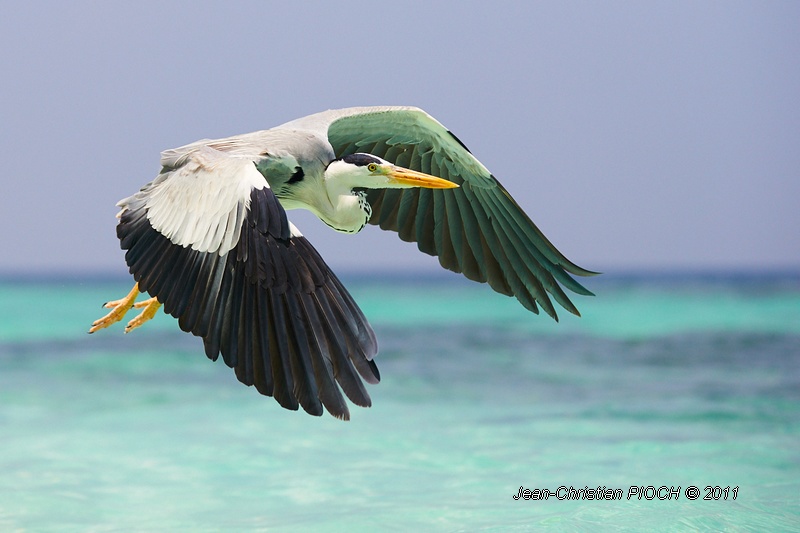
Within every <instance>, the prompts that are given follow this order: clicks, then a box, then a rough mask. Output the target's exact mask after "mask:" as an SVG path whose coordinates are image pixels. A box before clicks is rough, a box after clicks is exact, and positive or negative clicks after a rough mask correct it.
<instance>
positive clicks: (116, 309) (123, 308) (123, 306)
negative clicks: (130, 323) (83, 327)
mask: <svg viewBox="0 0 800 533" xmlns="http://www.w3.org/2000/svg"><path fill="white" fill-rule="evenodd" d="M137 296H139V284H138V283H137V284H135V285H134V286H133V289H131V292H129V293H128V295H127V296H126V297H124V298H121V299H119V300H114V301H112V302H107V303H106V304H105V305H103V307H105V308H106V309H111V312H110V313H108V314H107V315H106V316H104V317H103V318H98V319H97V320H95V321H94V322H92V327H91V328H89V333H94V332H95V331H97V330H100V329H103V328H107V327H108V326H110V325H111V324H114V323H116V322H119V321H120V320H122V317H124V316H125V313H127V312H128V310H129V309H130V308H131V307H133V301H134V300H136V297H137Z"/></svg>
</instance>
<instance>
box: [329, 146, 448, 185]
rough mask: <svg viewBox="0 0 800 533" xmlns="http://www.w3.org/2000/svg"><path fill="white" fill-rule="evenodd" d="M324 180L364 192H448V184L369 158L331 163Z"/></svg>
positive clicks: (346, 158) (353, 157)
mask: <svg viewBox="0 0 800 533" xmlns="http://www.w3.org/2000/svg"><path fill="white" fill-rule="evenodd" d="M325 180H326V181H328V180H330V181H332V182H336V183H337V185H340V186H343V187H346V188H348V189H350V190H352V189H355V188H359V187H360V188H365V189H408V188H411V187H424V188H427V189H452V188H455V187H458V185H457V184H455V183H453V182H452V181H448V180H445V179H442V178H437V177H435V176H431V175H429V174H425V173H423V172H417V171H416V170H411V169H408V168H403V167H399V166H397V165H393V164H392V163H390V162H388V161H386V160H385V159H381V158H380V157H377V156H374V155H371V154H362V153H356V154H350V155H346V156H344V157H342V158H340V159H335V160H334V161H332V162H331V163H330V164H329V165H328V168H327V169H326V170H325Z"/></svg>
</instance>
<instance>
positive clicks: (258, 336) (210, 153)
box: [89, 106, 597, 420]
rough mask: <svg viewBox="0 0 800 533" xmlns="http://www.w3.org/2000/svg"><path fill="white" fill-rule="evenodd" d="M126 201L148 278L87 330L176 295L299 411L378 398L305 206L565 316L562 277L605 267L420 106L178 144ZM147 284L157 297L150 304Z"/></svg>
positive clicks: (239, 364) (241, 365) (194, 319)
mask: <svg viewBox="0 0 800 533" xmlns="http://www.w3.org/2000/svg"><path fill="white" fill-rule="evenodd" d="M117 206H118V207H119V208H120V211H119V212H118V214H117V218H118V219H119V221H118V223H117V226H116V230H117V237H118V238H119V240H120V246H121V248H122V249H123V250H124V251H125V261H126V264H127V266H128V269H129V272H130V274H131V275H132V276H133V278H134V281H135V284H134V286H133V288H132V289H131V291H130V292H129V293H128V294H127V295H126V296H124V297H123V298H121V299H118V300H113V301H110V302H107V303H106V304H104V307H106V308H109V309H111V311H110V312H109V313H108V314H107V315H105V316H104V317H102V318H100V319H98V320H96V321H95V322H94V323H93V324H92V327H91V328H90V330H89V333H94V332H96V331H98V330H100V329H103V328H106V327H108V326H110V325H112V324H114V323H115V322H118V321H120V320H122V318H123V317H124V316H125V314H126V313H127V312H128V311H129V310H130V309H131V308H137V309H141V312H140V314H139V315H138V316H136V317H135V318H134V319H132V320H131V321H130V322H129V323H128V325H127V327H126V328H125V332H126V333H127V332H129V331H131V330H133V329H135V328H138V327H140V326H141V325H142V324H144V323H145V322H146V321H147V320H149V319H151V318H152V317H153V316H155V315H156V313H157V312H158V311H159V309H160V308H161V307H162V306H163V310H164V312H166V313H167V314H169V315H171V316H173V317H174V318H176V319H177V322H178V325H179V327H180V329H181V330H183V331H185V332H188V333H192V334H193V335H195V336H198V337H200V338H202V341H203V346H204V351H205V354H206V356H207V357H208V358H209V359H211V360H212V361H216V360H217V359H218V358H219V356H220V355H221V356H222V359H223V361H224V362H225V364H226V365H227V366H229V367H231V368H232V369H233V370H234V373H235V375H236V377H237V378H238V380H239V381H240V382H242V383H244V384H245V385H248V386H254V387H255V389H256V390H257V391H258V392H259V393H261V394H263V395H266V396H272V397H273V398H274V399H275V400H276V401H277V402H278V403H279V404H280V405H281V406H282V407H284V408H286V409H290V410H295V411H296V410H298V409H299V408H302V409H303V410H304V411H306V412H307V413H309V414H311V415H315V416H320V415H322V414H323V413H324V411H328V412H329V413H330V414H331V415H333V416H334V417H336V418H339V419H343V420H348V419H349V418H350V411H349V408H348V404H347V401H346V400H345V396H346V397H347V398H348V399H349V400H350V402H352V403H353V404H355V405H357V406H361V407H370V406H371V405H372V400H371V398H370V396H369V393H368V391H367V389H366V386H365V382H366V383H368V384H376V383H378V382H379V381H380V372H379V371H378V367H377V365H376V364H375V360H374V358H375V356H376V354H377V352H378V344H377V340H376V337H375V333H374V331H373V329H372V327H371V326H370V324H369V322H368V321H367V318H366V317H365V316H364V314H363V312H362V311H361V309H360V308H359V307H358V305H357V303H356V302H355V300H354V299H353V297H352V296H351V295H350V293H349V292H348V291H347V289H346V288H345V287H344V285H343V284H342V283H341V281H340V280H339V278H338V277H337V276H336V275H335V274H334V272H333V271H332V270H331V269H330V268H329V267H328V265H327V264H326V263H325V261H324V260H323V258H322V257H321V256H320V254H319V253H318V252H317V251H316V249H315V248H314V247H313V246H312V245H311V243H310V242H309V241H308V239H306V237H304V236H303V234H302V233H301V232H300V230H299V229H298V228H297V227H296V226H294V224H292V223H291V222H290V221H289V220H288V218H287V214H286V211H287V210H291V209H307V210H309V211H311V212H312V213H314V214H315V215H316V216H317V217H318V218H319V219H320V220H322V222H324V223H325V224H327V225H328V226H330V227H331V228H332V229H334V230H336V231H338V232H343V233H358V232H359V231H361V230H362V229H363V228H364V227H365V226H366V225H367V224H371V225H376V226H378V227H380V228H381V229H383V230H387V231H392V232H395V233H397V234H398V235H399V237H400V239H402V240H404V241H407V242H416V244H417V247H418V249H419V250H420V251H421V252H423V253H426V254H429V255H432V256H436V257H438V259H439V263H440V265H441V266H442V267H444V268H445V269H447V270H450V271H453V272H456V273H460V274H462V275H463V276H465V277H466V278H468V279H470V280H473V281H476V282H482V283H487V284H488V285H489V286H490V287H491V288H492V289H493V290H494V291H496V292H498V293H501V294H504V295H507V296H513V297H515V298H516V299H517V300H518V301H519V302H520V303H521V304H522V306H523V307H524V308H526V309H528V310H529V311H531V312H533V313H536V314H538V313H539V308H541V309H542V310H544V311H545V313H547V314H548V315H550V316H551V317H552V318H553V319H555V320H556V321H557V320H558V315H557V313H556V308H555V306H554V304H553V300H554V301H555V302H557V303H558V304H559V305H560V306H561V307H563V308H564V309H566V310H567V311H569V312H571V313H573V314H575V315H577V316H580V313H579V312H578V309H577V308H576V307H575V305H573V303H572V302H571V301H570V299H569V297H568V296H567V294H566V293H565V291H564V288H566V289H568V290H569V291H571V292H574V293H576V294H579V295H587V296H591V295H592V292H591V291H589V290H587V289H586V288H585V287H583V286H582V285H581V284H580V283H579V282H577V281H576V280H575V278H574V277H573V276H592V275H595V274H597V272H593V271H590V270H586V269H584V268H581V267H579V266H577V265H576V264H574V263H572V262H571V261H570V260H568V259H567V258H566V257H565V256H564V255H563V254H562V253H561V252H559V251H558V250H557V249H556V247H555V246H554V245H553V244H551V242H550V241H549V240H548V239H547V238H546V237H545V236H544V234H543V233H542V232H541V231H540V230H539V229H538V228H537V227H536V225H535V224H534V223H533V221H532V220H531V219H530V217H529V216H528V215H527V214H526V213H525V212H524V211H523V210H522V208H521V207H520V206H519V204H518V203H517V202H516V201H515V200H514V199H513V198H512V196H511V195H510V194H509V193H508V191H507V190H506V189H505V188H504V187H503V186H502V185H501V184H500V182H499V181H498V180H497V178H496V177H495V176H494V175H492V173H491V172H489V170H488V169H487V168H486V167H485V166H484V165H483V164H482V163H481V162H480V161H478V159H477V158H476V157H475V156H474V155H473V154H472V152H470V150H469V149H467V147H466V146H465V145H464V143H462V142H461V141H460V140H459V138H458V137H456V136H455V134H453V133H452V132H451V131H450V130H448V129H447V128H446V127H445V126H443V125H442V124H441V123H440V122H439V121H437V120H436V119H435V118H433V117H432V116H431V115H429V114H428V113H426V112H425V111H423V110H421V109H419V108H416V107H403V106H381V107H353V108H346V109H335V110H328V111H323V112H321V113H316V114H313V115H309V116H306V117H303V118H299V119H296V120H293V121H290V122H287V123H285V124H282V125H280V126H277V127H274V128H272V129H268V130H262V131H257V132H253V133H248V134H243V135H236V136H233V137H227V138H220V139H203V140H200V141H197V142H194V143H191V144H188V145H185V146H182V147H180V148H174V149H170V150H166V151H164V152H162V154H161V170H160V172H159V173H158V175H157V176H156V178H155V179H154V180H153V181H151V182H150V183H148V184H146V185H144V186H143V187H142V188H141V189H140V190H139V191H138V192H136V193H135V194H133V195H132V196H129V197H127V198H124V199H123V200H120V201H119V202H118V204H117ZM364 257H366V258H368V257H369V255H368V254H365V256H364ZM140 294H147V295H148V296H149V298H147V299H145V300H143V301H140V302H136V299H137V297H138V296H139V295H140ZM342 393H344V396H343V394H342Z"/></svg>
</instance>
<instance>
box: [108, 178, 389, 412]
mask: <svg viewBox="0 0 800 533" xmlns="http://www.w3.org/2000/svg"><path fill="white" fill-rule="evenodd" d="M146 209H147V208H146V207H145V202H143V201H137V199H136V198H134V200H133V201H131V202H129V203H128V204H127V205H126V206H125V208H124V209H123V211H122V212H121V214H120V223H119V225H118V227H117V234H118V236H119V238H120V242H121V243H122V244H123V248H124V249H125V250H126V255H125V257H126V261H127V263H128V266H129V268H130V271H131V274H133V276H134V278H135V279H136V280H137V282H139V288H140V290H142V291H143V292H148V293H149V294H151V295H152V296H155V297H156V298H158V300H159V301H160V302H162V303H164V304H165V311H167V312H168V313H169V314H171V315H172V316H174V317H176V318H177V319H178V324H179V326H180V327H181V329H182V330H184V331H187V332H191V333H193V334H194V335H197V336H200V337H202V338H203V345H204V349H205V352H206V355H207V356H208V357H209V358H210V359H212V360H216V358H217V357H218V356H219V355H220V354H221V355H222V359H223V360H224V361H225V363H226V364H227V365H228V366H230V367H232V368H233V369H234V370H235V374H236V376H237V378H238V379H239V380H240V381H241V382H242V383H245V384H246V385H255V387H256V389H257V390H258V391H259V392H260V393H262V394H266V395H272V396H274V397H275V399H276V400H277V401H278V403H280V404H281V405H282V406H283V407H285V408H287V409H293V410H296V409H297V408H298V407H299V406H302V407H303V409H304V410H306V411H307V412H309V413H311V414H314V415H321V414H322V412H323V406H324V407H325V409H327V410H328V411H329V412H330V413H331V414H333V415H334V416H336V417H339V418H343V419H346V418H348V417H349V411H348V408H347V403H346V402H345V400H344V397H343V396H342V394H341V392H340V389H339V387H341V388H342V390H344V392H345V394H346V395H347V396H348V397H349V398H351V399H352V400H353V402H354V403H356V404H357V405H370V403H371V401H370V399H369V395H368V394H367V392H366V389H365V388H364V386H363V384H362V383H361V381H360V380H361V379H364V380H365V381H368V382H371V383H377V381H378V380H379V373H378V370H377V367H376V366H375V364H374V362H373V361H372V358H373V356H374V355H375V353H377V344H376V343H375V336H374V333H373V332H372V329H371V328H370V326H369V324H368V322H367V320H366V318H365V317H364V315H363V314H362V313H361V311H360V309H359V308H358V306H357V305H356V304H355V302H354V301H353V299H352V297H351V296H350V295H349V293H347V291H346V289H345V288H344V287H343V286H342V285H341V282H340V281H339V280H338V279H337V278H336V276H335V275H334V274H333V272H331V271H330V269H329V268H328V266H327V265H326V264H325V262H324V261H323V260H322V258H321V257H320V256H319V254H318V253H317V252H316V250H315V249H314V248H313V247H312V246H311V244H310V243H309V242H308V241H307V240H306V239H305V237H302V236H300V235H292V234H291V228H290V225H289V222H288V219H287V218H286V213H285V211H284V209H283V208H282V207H281V205H280V203H279V202H278V200H277V198H276V197H275V195H274V193H273V192H272V190H271V189H270V188H269V187H263V188H262V189H257V188H254V189H252V191H251V195H250V209H249V211H248V212H247V213H246V215H245V216H244V221H243V223H242V227H241V231H240V238H239V241H238V243H236V246H235V247H234V248H233V249H231V250H230V251H228V252H227V253H224V254H222V255H220V254H218V253H216V252H203V251H198V250H195V249H193V248H191V247H190V246H178V245H176V244H174V243H172V242H171V241H170V240H169V239H168V238H167V237H165V236H164V235H162V234H161V233H160V232H159V231H157V230H156V229H155V228H153V227H152V225H151V224H150V221H149V219H148V217H147V214H146ZM359 375H360V378H359Z"/></svg>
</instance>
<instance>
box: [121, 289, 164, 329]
mask: <svg viewBox="0 0 800 533" xmlns="http://www.w3.org/2000/svg"><path fill="white" fill-rule="evenodd" d="M133 306H134V307H135V308H136V309H142V308H144V309H143V310H142V312H141V313H139V315H138V316H137V317H136V318H134V319H133V320H131V321H130V322H128V325H127V326H125V333H130V332H131V331H132V330H134V329H136V328H138V327H139V326H141V325H142V324H144V323H145V322H147V321H148V320H150V319H151V318H153V317H154V316H156V313H157V312H158V310H159V309H160V308H161V304H160V303H159V302H158V300H156V298H155V296H154V297H152V298H149V299H147V300H144V301H142V302H137V303H135V304H133Z"/></svg>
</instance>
